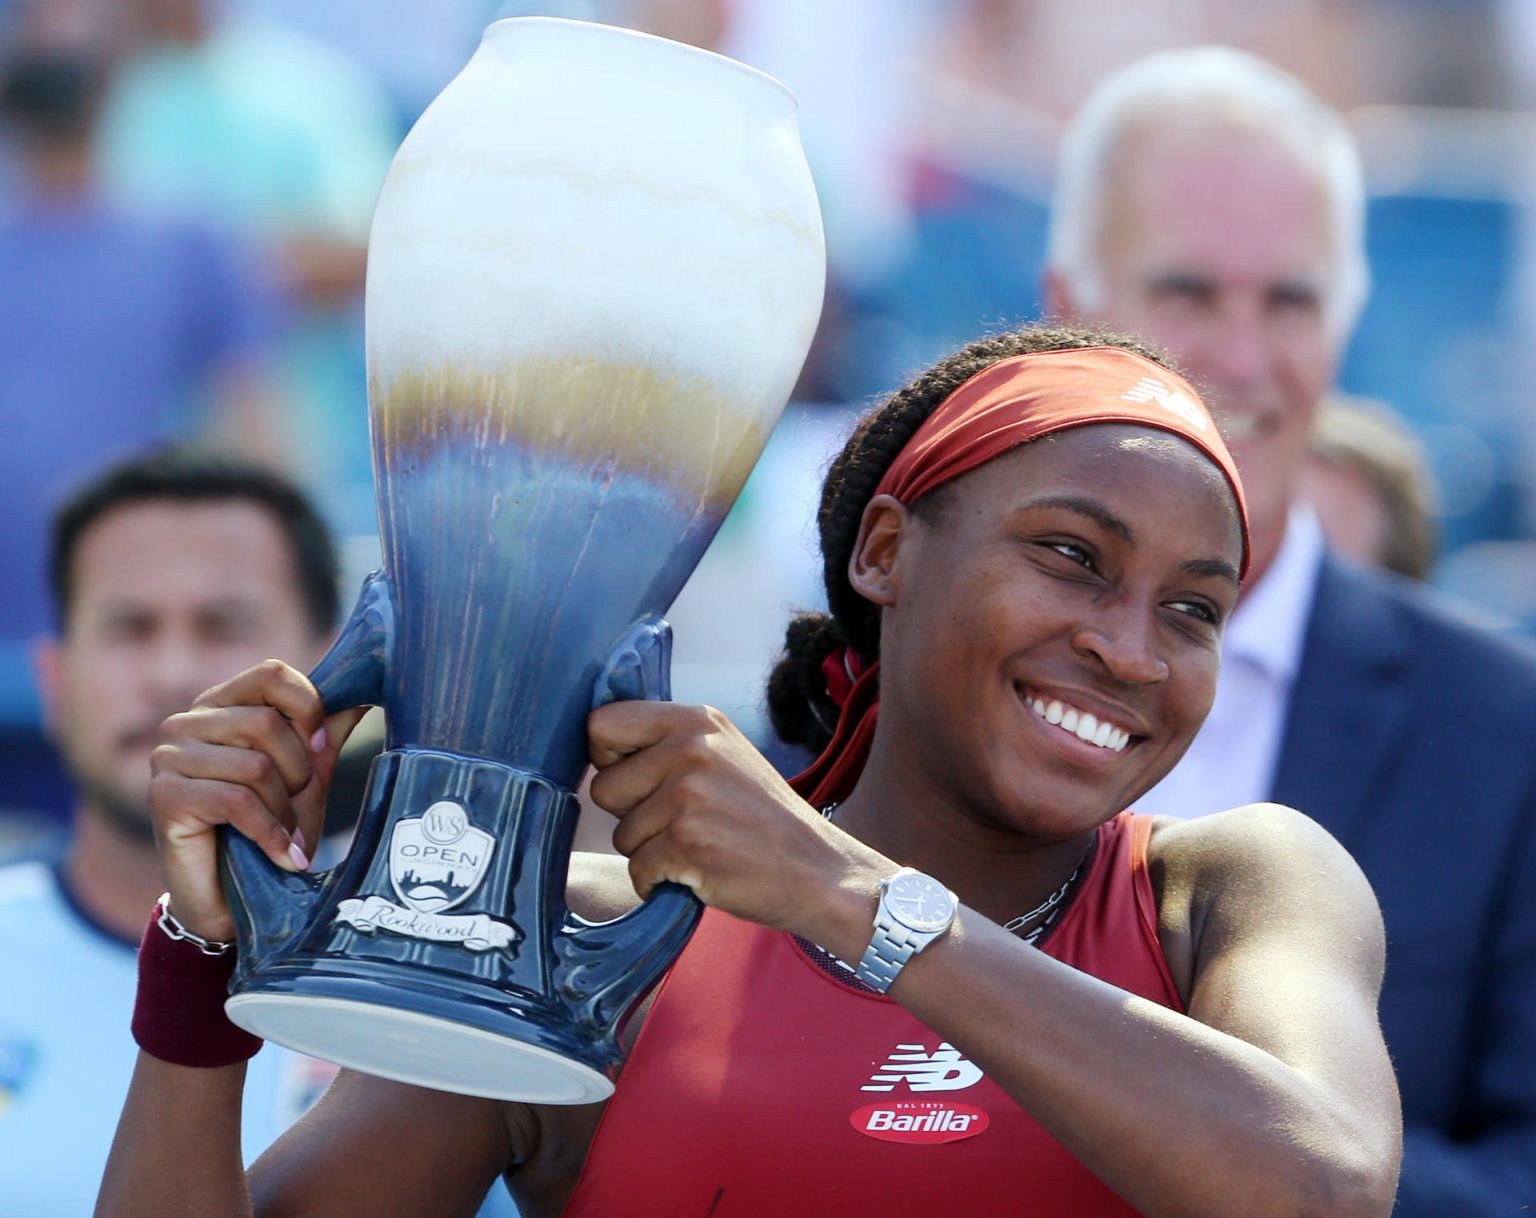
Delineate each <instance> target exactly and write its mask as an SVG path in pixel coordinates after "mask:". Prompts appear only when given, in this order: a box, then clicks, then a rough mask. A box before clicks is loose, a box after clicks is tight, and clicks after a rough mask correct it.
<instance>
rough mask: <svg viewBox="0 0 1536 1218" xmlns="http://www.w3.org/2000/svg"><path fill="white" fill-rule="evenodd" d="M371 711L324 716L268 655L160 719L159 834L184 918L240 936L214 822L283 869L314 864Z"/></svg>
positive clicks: (213, 935) (155, 797)
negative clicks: (329, 808)
mask: <svg viewBox="0 0 1536 1218" xmlns="http://www.w3.org/2000/svg"><path fill="white" fill-rule="evenodd" d="M365 710H366V708H359V709H356V710H346V711H341V712H338V713H337V714H335V715H332V716H330V717H329V718H327V717H326V714H325V707H324V705H323V704H322V702H321V700H320V695H319V693H318V692H317V691H316V690H315V687H314V686H313V685H312V684H311V683H310V681H309V679H308V678H307V677H305V676H304V674H303V673H301V672H299V671H298V670H297V669H295V668H291V667H289V666H288V665H287V664H284V663H282V662H281V661H279V660H264V661H263V662H262V663H260V664H258V665H256V666H255V667H254V668H248V669H246V670H245V671H244V672H242V673H241V674H240V675H239V676H237V677H233V678H231V679H230V680H228V681H225V682H224V683H223V684H222V685H215V686H214V687H213V688H212V689H210V690H208V691H207V692H206V693H205V694H203V695H202V696H201V697H199V698H198V699H197V701H195V702H194V703H193V704H192V709H191V710H188V711H186V712H184V713H183V714H179V715H172V716H171V717H170V718H169V719H167V720H166V721H165V722H164V723H163V724H161V726H160V743H159V745H158V746H157V747H156V748H155V751H154V753H153V754H152V755H151V757H150V783H149V807H150V813H151V815H152V817H153V819H154V826H155V843H156V846H157V848H158V850H159V852H160V865H161V868H162V869H163V871H164V874H165V879H166V885H167V887H168V888H169V890H170V894H171V907H172V908H173V909H174V910H175V913H176V918H177V920H178V921H179V922H181V924H182V925H184V926H185V927H187V928H188V929H189V930H191V931H193V932H195V933H196V934H199V935H202V936H203V937H205V938H208V939H229V938H232V937H233V936H234V922H233V920H232V918H231V917H230V912H229V906H228V904H227V903H226V902H225V900H224V893H223V890H222V889H221V887H220V885H219V873H218V856H217V850H216V844H215V836H214V829H215V828H216V827H217V826H219V825H224V824H227V825H229V826H231V827H232V828H234V829H236V830H237V831H238V832H240V833H243V834H244V835H245V836H246V837H248V838H250V839H251V841H253V842H254V843H256V845H258V846H259V847H261V849H262V851H263V853H265V854H266V856H267V857H268V858H269V859H271V860H272V862H273V863H274V864H275V865H276V866H278V867H281V868H283V869H284V870H286V871H299V870H303V869H305V868H307V867H308V866H309V861H308V854H309V851H310V850H311V849H312V848H313V846H314V844H315V843H317V842H319V840H320V834H321V829H322V825H323V821H324V815H325V792H326V790H327V788H328V787H329V785H330V781H331V775H332V773H333V772H334V771H335V768H336V757H337V754H338V753H339V752H340V751H341V746H342V745H343V744H344V743H345V742H346V738H347V736H348V735H349V734H350V733H351V731H352V729H353V728H354V727H355V726H356V725H357V722H358V720H359V719H361V718H362V716H363V714H364V713H365Z"/></svg>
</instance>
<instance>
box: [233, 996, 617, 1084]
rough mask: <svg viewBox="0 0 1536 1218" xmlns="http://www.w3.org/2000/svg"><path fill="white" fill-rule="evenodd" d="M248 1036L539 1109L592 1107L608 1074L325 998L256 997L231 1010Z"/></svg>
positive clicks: (485, 1035)
mask: <svg viewBox="0 0 1536 1218" xmlns="http://www.w3.org/2000/svg"><path fill="white" fill-rule="evenodd" d="M224 1010H225V1012H226V1013H227V1014H228V1015H229V1017H230V1019H231V1020H233V1021H234V1022H235V1023H237V1024H239V1025H240V1026H241V1027H242V1028H244V1029H246V1030H247V1031H248V1032H252V1033H254V1034H255V1035H257V1036H260V1037H262V1038H263V1039H266V1040H273V1041H276V1042H277V1043H279V1044H282V1045H286V1046H287V1047H289V1048H290V1049H295V1050H297V1051H298V1052H300V1053H306V1054H308V1055H309V1056H311V1057H318V1058H322V1059H323V1060H325V1061H330V1062H335V1063H336V1064H337V1065H339V1066H345V1067H348V1068H349V1069H353V1070H360V1071H362V1072H363V1073H365V1074H372V1075H376V1076H378V1077H380V1078H388V1079H393V1080H395V1081H396V1082H401V1083H410V1084H412V1085H414V1086H417V1087H430V1088H432V1089H433V1090H436V1091H455V1092H458V1093H459V1094H461V1095H477V1096H483V1097H484V1098H486V1099H493V1100H522V1101H524V1102H526V1103H532V1104H590V1103H595V1102H596V1101H598V1100H605V1099H607V1098H608V1097H609V1096H610V1095H612V1094H613V1083H612V1082H611V1081H610V1080H609V1078H608V1077H607V1075H605V1074H603V1073H601V1072H600V1071H597V1070H594V1069H592V1067H590V1066H586V1065H583V1064H582V1063H580V1062H577V1061H572V1060H571V1059H570V1058H569V1057H566V1056H564V1055H562V1054H560V1053H557V1052H555V1051H554V1050H552V1049H546V1048H544V1047H542V1046H540V1045H536V1044H529V1043H528V1042H526V1041H523V1040H512V1039H510V1038H508V1037H506V1036H503V1035H498V1034H497V1033H494V1032H488V1031H486V1030H484V1029H482V1028H474V1027H470V1026H468V1025H466V1024H462V1023H457V1022H455V1021H454V1020H451V1019H444V1018H442V1017H441V1016H437V1015H427V1014H423V1013H422V1012H420V1011H412V1010H405V1009H401V1008H397V1007H388V1006H379V1005H377V1004H375V1003H372V1002H358V1001H355V1000H352V999H346V998H330V997H325V996H320V995H303V994H281V993H270V992H266V993H264V992H260V991H258V992H254V993H242V994H235V995H234V996H233V997H231V998H230V999H229V1000H228V1001H227V1002H226V1003H225V1004H224Z"/></svg>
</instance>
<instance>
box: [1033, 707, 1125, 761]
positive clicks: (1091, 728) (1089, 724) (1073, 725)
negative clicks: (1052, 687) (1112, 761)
mask: <svg viewBox="0 0 1536 1218" xmlns="http://www.w3.org/2000/svg"><path fill="white" fill-rule="evenodd" d="M1024 700H1025V702H1026V703H1027V704H1028V705H1029V709H1030V710H1032V711H1034V712H1035V714H1037V715H1039V716H1040V718H1042V719H1044V720H1045V721H1046V722H1047V723H1050V724H1053V725H1056V726H1059V727H1060V728H1062V730H1063V731H1068V732H1071V733H1072V734H1073V735H1074V736H1076V737H1077V738H1078V739H1079V740H1083V741H1086V742H1087V743H1089V744H1093V745H1097V746H1098V747H1099V748H1101V749H1110V750H1111V751H1113V752H1116V753H1123V752H1125V747H1126V745H1128V744H1130V742H1131V734H1130V733H1129V732H1127V731H1126V730H1125V729H1124V728H1118V727H1115V726H1114V724H1112V723H1110V722H1109V721H1108V720H1102V721H1101V720H1100V719H1099V718H1098V717H1097V716H1094V715H1090V714H1089V713H1088V712H1087V711H1080V710H1078V709H1077V708H1075V707H1071V706H1063V705H1062V704H1061V703H1060V702H1057V701H1054V700H1053V701H1050V702H1047V701H1046V700H1045V699H1044V698H1039V697H1030V696H1026V697H1025V699H1024Z"/></svg>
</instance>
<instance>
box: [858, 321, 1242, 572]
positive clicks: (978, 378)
mask: <svg viewBox="0 0 1536 1218" xmlns="http://www.w3.org/2000/svg"><path fill="white" fill-rule="evenodd" d="M1092 423H1133V424H1136V425H1138V426H1141V427H1153V428H1156V429H1157V430H1159V431H1170V432H1172V433H1173V434H1174V435H1177V436H1183V437H1184V439H1186V440H1188V441H1189V442H1190V443H1191V444H1193V445H1194V446H1195V447H1196V448H1198V449H1199V450H1200V451H1201V452H1203V453H1204V454H1205V455H1206V456H1207V457H1209V458H1210V459H1211V460H1212V461H1214V462H1215V463H1216V466H1217V467H1218V468H1219V469H1220V470H1221V472H1222V474H1223V475H1224V476H1225V477H1226V479H1227V482H1228V484H1229V485H1230V486H1231V487H1232V494H1233V495H1234V496H1236V498H1237V512H1238V517H1239V519H1240V521H1241V524H1242V529H1243V565H1242V574H1243V575H1247V573H1248V508H1247V503H1246V501H1245V500H1244V498H1243V484H1242V482H1241V480H1240V479H1239V478H1238V476H1237V466H1236V465H1235V464H1234V463H1233V461H1232V454H1231V453H1229V452H1228V451H1227V446H1226V444H1225V443H1224V442H1223V441H1222V438H1221V435H1220V433H1219V432H1218V431H1217V430H1216V425H1215V423H1213V422H1212V421H1211V416H1210V413H1209V412H1208V411H1207V410H1206V408H1205V405H1204V403H1202V402H1201V401H1200V395H1199V394H1197V393H1196V392H1195V391H1194V389H1192V388H1191V387H1190V385H1189V382H1187V381H1186V380H1185V379H1184V378H1183V377H1181V376H1179V375H1178V374H1177V373H1176V372H1171V371H1169V370H1168V369H1167V368H1164V367H1163V366H1162V365H1160V364H1154V363H1153V362H1152V361H1151V360H1149V359H1143V358H1142V357H1141V356H1139V355H1136V354H1135V353H1134V352H1131V351H1126V350H1123V349H1122V348H1120V347H1084V348H1081V349H1079V350H1074V351H1044V352H1041V353H1039V354H1037V355H1015V356H1011V357H1010V358H1008V359H1005V360H999V361H998V362H997V363H995V364H992V365H990V366H989V367H987V368H984V369H982V371H980V372H978V373H977V374H976V375H975V376H973V377H971V379H970V380H968V381H966V382H965V383H964V384H962V385H961V386H960V387H959V388H958V389H956V390H955V391H954V392H953V393H951V394H950V395H949V396H948V397H947V398H945V399H944V400H943V401H942V402H941V403H939V405H938V406H937V407H935V408H934V411H933V413H932V414H930V415H929V416H928V417H927V418H926V419H925V420H924V421H923V423H922V425H921V426H920V427H919V428H918V429H917V432H916V434H914V435H913V437H912V438H911V439H910V440H908V441H907V443H906V446H905V447H903V448H902V450H901V452H899V453H897V454H896V460H894V461H893V462H891V466H890V468H889V469H887V470H886V471H885V477H883V478H881V479H880V485H878V486H877V487H875V494H876V495H894V496H895V497H896V498H897V499H899V500H901V502H903V503H915V502H916V501H917V500H918V499H920V498H921V497H922V496H923V495H925V494H927V493H928V492H929V491H931V490H933V489H934V488H935V487H938V486H942V485H943V484H944V483H946V482H949V481H951V480H952V479H955V478H958V477H960V475H961V474H967V473H969V472H970V471H971V470H973V469H975V468H976V467H977V466H979V465H985V464H986V463H987V462H988V461H990V460H992V459H993V458H994V457H998V456H1001V455H1002V454H1003V453H1005V452H1007V451H1008V450H1009V449H1010V448H1017V447H1018V446H1019V445H1020V444H1027V443H1029V441H1031V440H1036V439H1039V438H1040V437H1041V436H1045V435H1050V434H1051V433H1052V432H1057V431H1065V430H1067V428H1069V427H1085V426H1087V425H1089V424H1092Z"/></svg>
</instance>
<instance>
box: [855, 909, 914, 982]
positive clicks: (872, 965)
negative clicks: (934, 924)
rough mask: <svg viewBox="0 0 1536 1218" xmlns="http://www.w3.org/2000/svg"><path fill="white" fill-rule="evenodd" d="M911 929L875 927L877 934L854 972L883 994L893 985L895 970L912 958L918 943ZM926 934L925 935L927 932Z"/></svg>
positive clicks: (897, 971) (900, 968)
mask: <svg viewBox="0 0 1536 1218" xmlns="http://www.w3.org/2000/svg"><path fill="white" fill-rule="evenodd" d="M911 935H912V932H911V931H909V930H907V929H906V928H905V927H901V926H879V925H877V926H876V927H875V933H874V937H873V938H871V939H870V941H869V946H868V947H866V948H865V949H864V958H863V959H862V960H860V961H859V967H858V968H856V969H855V970H854V971H853V975H854V976H855V977H857V978H858V979H859V980H860V981H862V982H863V983H864V984H865V985H867V986H869V988H870V989H872V990H874V991H875V992H876V993H878V994H883V993H885V992H886V990H888V989H890V988H891V983H892V982H893V981H895V980H896V974H897V973H899V972H901V970H902V966H903V965H905V964H906V962H907V961H908V960H910V959H912V953H913V952H915V951H917V948H918V944H917V943H915V942H914V941H913V940H912V938H911ZM924 937H925V938H926V936H924Z"/></svg>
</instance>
